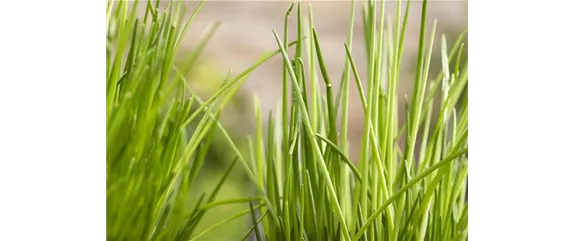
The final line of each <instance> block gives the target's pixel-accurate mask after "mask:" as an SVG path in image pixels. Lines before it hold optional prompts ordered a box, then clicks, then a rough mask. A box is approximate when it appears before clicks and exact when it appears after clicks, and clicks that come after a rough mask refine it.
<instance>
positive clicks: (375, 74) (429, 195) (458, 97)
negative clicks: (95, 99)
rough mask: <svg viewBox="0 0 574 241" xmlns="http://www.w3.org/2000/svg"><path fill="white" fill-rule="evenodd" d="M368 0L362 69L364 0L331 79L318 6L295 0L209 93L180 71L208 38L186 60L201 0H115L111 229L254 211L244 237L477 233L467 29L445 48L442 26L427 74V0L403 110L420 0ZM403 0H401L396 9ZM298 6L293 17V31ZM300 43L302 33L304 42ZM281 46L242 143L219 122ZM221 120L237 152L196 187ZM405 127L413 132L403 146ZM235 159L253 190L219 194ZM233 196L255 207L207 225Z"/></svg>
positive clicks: (121, 231) (131, 234)
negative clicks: (356, 99) (405, 65)
mask: <svg viewBox="0 0 574 241" xmlns="http://www.w3.org/2000/svg"><path fill="white" fill-rule="evenodd" d="M363 3H364V5H363V6H362V7H363V12H362V19H361V20H362V23H363V25H364V45H365V47H366V50H367V53H368V55H367V65H366V66H365V68H366V70H367V71H366V72H367V76H366V77H364V78H366V81H362V80H361V77H360V76H359V74H358V67H359V66H357V65H356V64H355V61H354V58H353V51H352V49H351V46H352V42H353V39H352V36H353V32H354V30H353V25H354V21H355V15H354V13H355V8H356V7H357V6H356V5H357V3H356V2H355V1H352V2H351V7H350V10H351V20H350V23H349V35H348V37H347V40H346V42H345V43H341V47H342V48H344V49H345V52H346V59H345V69H344V71H343V74H342V75H340V76H342V78H341V80H340V82H339V83H340V86H339V88H338V90H337V91H335V88H334V83H335V81H333V78H332V76H335V75H333V73H332V72H330V71H329V70H328V69H327V68H326V65H325V63H324V59H323V54H322V49H321V44H320V40H321V39H320V36H319V33H318V31H317V30H316V29H315V27H314V25H313V16H312V9H311V6H310V5H309V9H308V10H309V11H308V16H303V14H302V8H303V7H302V5H301V3H300V2H298V3H296V6H295V3H294V4H292V5H291V6H290V8H289V10H288V11H287V13H286V15H285V29H284V30H283V38H281V37H280V36H279V34H278V33H277V32H275V31H273V35H274V37H275V40H276V42H277V45H278V50H277V51H274V52H270V53H266V54H264V55H263V56H262V57H261V59H260V60H259V61H257V62H255V63H254V64H253V65H252V66H250V67H249V68H247V69H245V70H244V71H242V72H240V73H238V74H233V73H232V72H231V71H230V72H229V73H228V75H227V76H226V78H225V80H224V81H223V84H222V85H221V86H220V88H219V90H218V91H216V93H215V94H213V95H212V96H211V97H210V98H208V99H206V100H202V99H201V98H200V97H199V95H198V94H197V93H196V92H195V91H194V90H193V89H192V88H191V87H190V86H189V85H188V84H187V81H186V79H185V76H187V74H188V72H189V71H193V63H195V62H196V61H195V58H197V56H198V53H199V52H201V49H202V48H203V46H204V44H200V45H198V46H197V48H196V49H195V50H194V51H192V54H191V55H190V56H188V58H189V59H188V60H187V61H184V62H185V63H186V64H185V65H184V66H177V65H175V64H174V62H175V61H174V59H175V56H176V54H177V53H178V52H179V46H180V44H181V42H182V41H183V39H184V36H185V34H186V33H187V31H188V29H189V28H190V26H191V23H192V22H193V19H194V17H195V16H196V15H197V13H198V12H199V10H200V8H201V6H202V5H203V4H204V1H202V2H200V3H199V4H198V7H197V8H196V9H195V11H194V12H193V13H192V14H191V16H190V17H189V18H185V16H186V15H185V5H184V4H183V3H182V1H170V2H169V3H168V4H167V6H166V7H165V9H164V10H163V11H160V10H159V6H160V5H159V1H156V2H153V3H152V2H151V1H148V2H147V3H145V6H146V7H145V14H144V16H143V18H140V16H138V14H137V11H136V9H137V5H138V4H140V3H139V2H138V1H135V2H127V1H119V2H111V1H110V2H108V5H107V13H106V21H107V27H108V32H107V49H106V52H107V56H106V87H107V92H106V106H107V111H106V123H107V133H106V134H107V156H106V165H107V169H106V181H107V194H106V201H107V210H106V211H107V237H108V239H109V240H198V239H200V238H201V237H202V236H204V235H205V234H206V233H209V232H211V231H213V230H215V229H216V228H218V227H222V226H225V225H227V224H228V223H229V222H230V221H231V220H235V219H237V218H241V217H243V218H249V219H250V220H251V222H252V225H251V227H250V228H249V229H248V230H246V232H245V235H244V236H243V237H238V240H240V239H243V240H245V239H248V238H249V237H253V238H254V239H256V240H345V241H351V240H352V241H357V240H420V241H422V240H466V239H467V225H468V224H467V216H468V203H467V201H466V182H467V168H468V165H467V150H468V147H467V146H468V143H467V142H468V141H467V138H468V101H467V98H464V93H463V92H464V91H465V90H466V87H467V81H468V69H467V66H466V65H464V66H461V61H460V56H461V49H462V46H463V44H462V36H463V35H461V37H459V39H458V40H457V41H456V42H455V43H454V44H453V45H452V46H450V47H449V46H448V44H447V42H446V38H445V36H441V38H440V39H441V42H440V49H441V51H440V55H441V56H440V57H441V59H442V62H441V65H442V70H441V71H440V73H439V74H438V75H437V76H435V77H434V78H432V77H429V69H430V64H431V58H432V51H431V50H432V49H433V45H434V39H435V32H436V24H437V22H436V20H435V21H434V22H433V24H432V25H431V34H430V36H426V32H427V31H426V30H427V25H428V24H427V22H426V10H427V5H428V3H427V1H423V5H422V13H421V14H422V15H421V25H420V26H421V27H420V38H419V45H418V55H417V65H416V66H417V68H416V76H415V78H414V79H412V80H410V81H414V88H413V92H412V94H411V95H410V96H408V97H406V99H407V101H406V106H405V107H404V108H406V109H407V111H406V116H405V118H404V119H405V121H404V123H403V124H401V123H399V116H398V113H399V112H398V111H397V110H398V108H399V106H398V105H399V101H398V98H403V97H401V96H397V87H398V85H399V80H402V79H401V76H400V71H399V70H400V66H401V62H402V56H403V46H404V41H405V33H406V27H407V25H408V23H407V20H408V14H409V7H410V0H409V1H407V2H406V5H407V6H406V12H405V13H404V15H400V14H397V15H396V19H394V20H391V19H387V18H386V17H387V16H385V15H384V13H385V11H386V9H385V2H384V1H382V2H377V1H373V0H369V1H366V2H363ZM401 5H402V3H401V1H398V2H397V6H396V7H397V9H396V10H397V13H400V12H401V9H402V8H401V7H402V6H401ZM293 14H295V15H296V17H295V21H297V32H296V34H294V36H295V41H293V42H291V43H288V41H289V39H290V38H289V33H288V31H287V26H288V21H291V20H290V19H292V18H290V16H291V15H293ZM463 34H464V33H463ZM209 36H211V34H207V35H206V36H205V38H204V39H203V40H202V41H200V43H207V42H208V41H209ZM289 46H294V48H295V51H294V52H295V53H294V55H293V56H290V55H289V54H288V52H287V48H288V47H289ZM278 54H280V56H281V57H282V58H283V75H282V81H283V83H282V88H283V92H282V103H281V106H280V108H279V109H280V110H279V111H277V112H276V113H273V112H270V113H261V109H260V106H259V102H255V110H256V111H255V113H256V115H255V116H256V118H257V129H258V130H257V133H256V135H255V136H254V137H248V140H249V141H248V146H249V148H247V149H248V150H247V152H244V151H242V150H241V148H239V147H238V146H239V145H236V143H235V142H234V140H233V139H232V138H231V137H230V135H229V134H228V133H227V131H226V130H225V128H223V126H222V124H221V123H220V122H219V116H220V113H221V111H222V110H223V108H224V107H225V105H226V104H227V103H228V102H229V101H230V99H232V97H233V96H234V94H235V93H236V92H237V90H238V88H239V87H240V86H241V85H242V83H244V81H246V79H247V77H248V75H249V73H251V72H252V71H254V70H255V69H257V68H258V67H259V66H260V65H261V64H262V63H264V62H265V61H267V60H269V59H270V58H272V57H273V56H276V55H278ZM453 66H454V67H453ZM338 76H339V75H338ZM351 82H354V83H355V85H354V86H355V88H351ZM363 83H366V86H363ZM350 91H357V92H358V93H359V96H360V101H361V105H362V109H363V114H364V117H365V118H364V123H363V135H362V140H361V149H360V156H359V159H358V160H351V159H350V157H349V143H348V126H349V122H348V113H349V112H348V108H349V107H348V105H349V93H350ZM436 93H440V95H436ZM435 96H439V98H440V100H438V101H437V102H438V103H439V104H438V105H435V104H433V103H435V100H434V98H436V97H435ZM289 97H291V98H289ZM433 113H437V115H438V118H437V119H436V121H434V120H433V119H432V118H431V116H432V115H433ZM265 118H266V119H265ZM264 120H266V122H267V123H268V124H267V129H266V130H264V127H263V126H264V125H263V122H264ZM192 123H195V124H194V125H193V126H192V127H191V128H190V126H191V124H192ZM338 125H340V128H337V126H338ZM216 130H219V131H220V132H221V133H222V135H223V138H224V140H225V141H226V142H227V146H228V148H229V150H230V153H232V154H233V155H234V156H235V159H234V161H233V162H231V164H230V165H229V166H228V167H227V168H226V171H225V172H224V174H223V175H222V176H221V177H220V178H219V181H218V182H217V185H215V186H214V187H213V188H212V189H211V190H208V191H205V192H201V191H199V190H191V187H192V184H193V183H194V181H195V180H196V179H197V177H198V175H199V172H200V170H201V168H202V166H203V164H204V162H205V159H206V154H207V151H208V150H209V148H210V146H211V145H212V140H213V136H214V133H215V131H216ZM403 136H404V137H405V138H402V139H404V140H405V143H403V144H404V145H399V144H400V143H398V141H399V140H400V139H401V137H403ZM401 146H403V147H404V148H403V147H401ZM236 165H240V166H241V168H242V170H243V171H244V173H245V175H246V176H247V177H248V179H249V180H250V182H251V183H252V184H253V188H254V189H255V192H254V193H252V194H246V195H245V197H244V198H238V199H230V200H216V197H217V195H218V192H219V190H220V189H221V186H222V185H223V183H224V182H225V181H226V179H227V177H228V176H229V174H230V173H231V171H232V170H233V169H234V168H235V166H236ZM190 197H194V198H193V199H192V198H190ZM190 200H197V201H193V202H192V201H190ZM237 203H243V204H245V210H244V211H242V212H239V213H237V214H232V215H229V216H228V217H222V219H221V221H220V222H218V223H216V224H214V225H213V226H210V227H207V228H205V229H201V230H200V229H198V228H197V227H198V224H199V223H200V221H201V220H202V218H203V217H204V216H205V214H206V213H207V212H208V211H209V210H210V209H212V208H214V207H217V206H221V205H227V204H237Z"/></svg>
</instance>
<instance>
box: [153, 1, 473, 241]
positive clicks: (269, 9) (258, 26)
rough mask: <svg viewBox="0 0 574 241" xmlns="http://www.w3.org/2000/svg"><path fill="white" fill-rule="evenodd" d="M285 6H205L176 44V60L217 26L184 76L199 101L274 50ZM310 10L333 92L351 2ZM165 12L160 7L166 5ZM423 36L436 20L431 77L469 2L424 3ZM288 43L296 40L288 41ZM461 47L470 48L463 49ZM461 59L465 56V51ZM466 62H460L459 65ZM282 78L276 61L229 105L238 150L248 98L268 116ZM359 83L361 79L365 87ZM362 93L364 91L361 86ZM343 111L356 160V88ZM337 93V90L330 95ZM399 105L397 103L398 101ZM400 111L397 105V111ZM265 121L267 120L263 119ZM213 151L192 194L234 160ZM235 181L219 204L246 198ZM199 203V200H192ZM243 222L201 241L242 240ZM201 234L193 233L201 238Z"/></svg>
mask: <svg viewBox="0 0 574 241" xmlns="http://www.w3.org/2000/svg"><path fill="white" fill-rule="evenodd" d="M290 3H291V1H279V0H277V1H237V0H235V1H234V0H231V1H217V0H211V1H209V0H208V2H207V3H205V5H204V6H203V8H202V10H201V11H200V12H199V15H198V16H197V18H196V20H195V22H194V23H193V24H192V26H191V29H190V31H189V33H188V36H187V39H186V40H185V42H184V43H183V44H182V53H186V52H188V51H191V50H192V49H193V46H195V45H196V44H197V41H198V40H199V38H200V37H201V36H202V34H203V32H204V31H205V30H206V29H207V28H208V27H209V26H210V25H211V24H214V23H215V22H219V23H220V26H219V28H218V29H217V32H216V33H215V35H214V36H213V37H212V39H211V41H210V42H209V43H208V44H207V46H206V49H205V50H204V52H203V54H202V56H201V58H200V63H199V65H198V66H197V68H196V69H194V71H193V75H192V76H189V79H190V80H191V81H192V84H193V86H194V87H195V88H196V89H197V90H200V91H202V94H203V95H204V96H208V95H209V94H211V93H213V91H214V90H216V88H217V87H218V86H219V84H220V81H221V80H222V79H223V77H224V76H225V74H226V73H227V71H229V70H231V69H233V70H234V73H239V72H240V71H241V70H243V69H244V68H246V67H248V66H249V65H251V64H252V63H254V62H255V61H256V60H257V59H258V58H259V57H260V56H261V55H262V54H263V53H265V52H267V51H273V50H275V49H277V45H276V42H275V39H274V37H273V33H272V30H276V31H277V32H278V33H279V34H281V35H282V32H283V24H284V15H285V12H286V10H287V9H288V7H289V5H290ZM309 3H311V5H312V8H313V17H314V23H315V27H316V29H317V33H318V36H319V41H320V43H321V48H322V50H323V54H324V58H325V61H326V65H327V69H328V71H329V72H330V73H331V75H332V76H333V77H332V79H333V80H332V81H334V82H335V83H334V86H338V84H337V82H338V81H340V80H338V79H339V78H338V77H339V76H340V74H341V73H342V71H343V68H344V64H345V49H344V46H343V44H344V42H345V40H346V36H347V33H348V22H349V18H350V9H351V8H350V6H351V3H350V2H349V1H303V4H302V5H303V9H304V10H303V16H307V5H308V4H309ZM164 4H165V3H164ZM185 4H186V5H187V6H188V7H189V8H188V15H190V14H191V12H192V11H193V9H195V7H196V6H197V4H198V2H197V1H187V2H185ZM405 7H406V1H404V2H403V3H402V8H403V9H402V11H404V10H405ZM421 7H422V1H413V2H412V3H411V9H410V14H409V20H408V21H409V23H408V27H407V32H406V42H405V48H404V57H403V63H402V73H401V80H400V82H399V92H400V93H399V94H400V95H399V96H400V97H402V96H404V95H410V92H411V87H412V84H411V83H412V81H413V79H414V73H413V70H414V68H415V67H416V66H415V65H416V51H417V44H418V37H419V27H420V25H419V24H420V14H421V9H422V8H421ZM361 11H362V2H359V1H358V2H357V9H356V21H355V26H354V28H355V30H354V40H353V42H354V43H353V56H354V60H355V61H356V63H357V67H358V68H359V71H360V72H361V74H362V75H364V74H365V70H366V68H365V66H364V65H365V63H366V53H365V49H364V44H363V27H362V23H361V21H360V20H361ZM386 12H387V15H388V16H391V17H392V20H393V21H394V16H395V13H396V2H393V1H387V5H386ZM295 13H296V11H294V12H293V13H292V15H291V22H290V36H292V37H294V36H295V33H296V32H295V31H296V14H295ZM427 14H428V15H427V16H428V17H427V24H428V25H427V26H428V27H427V28H428V29H429V33H430V26H431V25H432V21H433V20H434V19H437V20H438V25H437V32H436V33H437V36H436V38H435V44H434V46H435V48H434V51H435V52H434V56H435V58H433V63H431V66H434V67H433V70H434V72H435V73H436V71H438V69H440V58H439V54H438V53H439V52H438V51H439V50H440V35H441V34H446V37H447V41H448V43H450V44H452V43H454V41H455V40H456V39H457V37H458V35H459V34H460V33H461V32H462V31H463V30H464V29H465V28H466V27H467V1H429V4H428V12H427ZM291 39H293V40H294V38H291ZM465 46H468V43H467V41H465ZM465 52H466V50H465ZM464 58H465V59H466V54H465V57H464ZM281 76H282V59H281V56H280V55H277V56H276V57H274V58H273V59H271V60H270V61H268V62H267V63H265V64H264V65H262V66H261V67H260V68H258V69H257V70H256V71H255V72H253V74H251V75H250V78H249V79H248V80H247V82H246V83H245V85H244V86H243V88H242V90H241V92H240V93H239V95H238V96H237V98H236V100H235V101H234V102H233V104H232V105H231V106H229V107H227V108H226V112H225V113H224V115H223V119H222V121H223V122H224V124H225V126H226V127H228V128H229V130H230V132H232V133H233V134H234V136H235V137H236V138H237V140H238V142H241V141H242V140H244V138H242V137H243V136H244V135H245V134H249V133H251V132H252V131H253V126H254V120H253V117H252V116H253V110H252V108H251V107H252V97H253V95H257V96H258V98H259V99H260V100H261V104H262V111H263V113H267V112H268V111H269V110H273V109H275V108H276V107H277V105H278V103H279V101H280V100H281V83H282V82H281V81H282V79H281ZM431 76H434V75H433V73H431ZM364 79H365V78H363V80H364ZM363 85H364V86H366V83H363ZM350 90H351V91H350V92H351V96H350V108H349V111H350V113H349V118H350V120H349V123H350V126H349V131H350V133H349V138H350V140H349V141H350V148H351V150H350V151H351V156H354V155H356V154H357V150H358V148H359V144H360V136H361V132H362V123H363V122H362V119H363V115H362V113H361V112H362V110H361V106H360V101H359V99H358V93H357V91H356V89H355V84H354V82H353V81H351V88H350ZM335 91H336V90H335ZM400 100H403V98H400ZM399 107H400V108H402V107H403V105H402V104H399ZM265 116H266V115H265ZM220 143H222V144H221V145H220V146H221V147H220V148H218V147H217V146H216V147H215V148H214V149H213V150H212V153H211V155H210V157H211V160H209V161H210V163H208V164H209V165H208V166H207V168H206V170H205V171H204V172H202V174H204V175H202V177H201V182H199V183H200V185H199V186H198V187H197V188H198V190H201V189H202V188H212V187H213V186H214V185H215V183H216V182H217V180H218V178H219V176H220V175H221V169H224V168H225V166H226V165H225V163H227V162H228V161H229V159H230V158H232V156H231V154H230V153H228V151H227V149H226V145H225V144H223V142H220ZM234 178H235V180H231V182H228V184H227V185H226V186H225V187H224V189H223V190H222V192H221V194H220V199H227V198H234V197H244V196H246V195H248V194H249V192H250V189H249V188H248V184H247V182H246V180H245V179H244V178H242V177H241V175H240V174H237V175H236V176H235V177H234ZM197 196H199V195H197ZM246 207H247V206H245V205H230V206H225V207H220V208H216V209H213V210H212V211H210V212H209V213H208V216H207V217H206V220H205V222H204V225H202V227H207V226H209V225H211V224H213V223H215V222H217V221H220V220H223V219H225V218H227V217H229V215H232V214H234V213H237V212H239V211H241V210H243V209H244V208H246ZM246 221H247V219H239V220H237V221H235V222H233V223H231V224H230V225H226V226H225V227H223V228H219V229H217V230H215V231H214V232H212V233H210V234H209V235H206V236H204V238H203V239H202V240H237V239H239V238H241V237H242V235H243V233H244V230H245V228H246V227H247V222H246ZM202 227H199V228H198V229H199V230H201V229H202Z"/></svg>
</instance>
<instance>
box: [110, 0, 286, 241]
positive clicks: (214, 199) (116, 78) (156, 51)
mask: <svg viewBox="0 0 574 241" xmlns="http://www.w3.org/2000/svg"><path fill="white" fill-rule="evenodd" d="M139 4H140V3H139V1H114V2H112V1H108V3H107V11H106V22H107V36H106V107H107V108H106V125H107V126H106V135H107V140H106V148H107V151H106V167H107V168H106V186H107V193H106V212H107V213H106V214H107V238H108V239H109V240H188V239H189V237H190V236H191V234H193V233H197V232H201V231H202V230H197V229H198V227H199V226H201V225H200V224H201V222H202V220H204V218H205V216H206V213H207V211H208V210H211V209H213V208H217V207H219V206H221V205H222V203H219V200H220V199H219V198H218V194H219V192H220V190H221V189H222V188H223V187H224V186H225V185H224V183H225V180H226V179H227V178H228V177H229V176H230V175H232V170H233V169H232V168H233V167H234V165H235V164H236V163H237V161H233V162H230V163H229V164H228V166H227V167H225V169H226V171H224V172H221V173H220V175H219V176H218V177H216V179H213V178H214V177H213V176H210V182H211V180H217V179H219V180H218V181H216V182H213V183H209V182H208V183H209V185H213V186H211V187H205V185H202V184H201V183H205V182H198V180H202V179H201V175H200V173H205V170H203V172H202V171H201V170H202V166H204V163H205V162H206V159H207V154H208V152H209V150H210V148H211V146H212V145H213V143H212V141H213V139H214V136H215V133H216V132H217V131H220V132H221V133H222V135H223V136H224V140H226V141H227V142H231V137H230V136H229V134H228V133H227V132H226V131H225V130H224V129H223V128H222V126H221V124H220V123H219V122H218V118H219V116H220V114H221V111H222V110H223V107H224V106H225V105H226V104H227V103H228V102H229V101H230V100H231V99H232V98H233V96H234V94H235V93H236V92H237V89H238V87H239V86H240V84H241V83H242V82H243V81H244V80H245V78H244V77H245V76H246V75H247V74H248V73H250V72H251V71H252V70H253V69H255V68H256V67H257V66H259V65H260V64H261V63H262V62H264V61H265V60H266V59H269V58H270V57H272V56H274V55H276V54H277V53H278V51H276V52H274V53H270V54H267V55H265V56H264V57H263V58H262V60H261V61H260V62H258V63H255V64H254V65H253V66H251V67H250V68H248V69H246V70H245V71H243V72H241V73H239V74H238V75H236V76H231V75H228V76H227V78H226V80H225V81H224V82H223V83H222V86H220V88H218V92H217V93H215V94H214V95H212V97H211V98H209V99H208V100H206V101H203V100H202V98H201V97H200V96H199V95H198V94H197V92H196V91H194V90H193V88H191V87H190V86H188V82H187V81H186V78H185V77H186V76H187V75H188V74H189V71H190V70H191V69H192V67H193V66H194V62H193V61H192V62H187V64H188V65H184V66H177V65H176V64H175V62H176V61H175V59H176V58H175V56H176V54H177V53H179V52H180V51H179V46H180V44H181V43H182V41H183V39H184V36H185V34H186V32H187V31H188V29H189V28H190V25H191V23H192V22H193V19H194V18H195V16H196V15H197V13H198V12H199V10H200V9H201V7H202V6H203V4H204V1H202V2H200V3H199V5H198V7H197V8H196V9H195V11H194V12H193V14H191V16H190V17H189V18H188V19H184V17H185V13H186V11H185V5H184V4H183V2H182V1H178V2H175V1H171V2H169V3H168V6H166V7H165V9H164V10H163V11H160V10H159V4H160V2H159V1H156V2H155V3H152V2H151V1H148V2H147V3H146V4H145V14H144V16H143V18H142V17H140V16H138V14H137V9H138V5H139ZM202 47H203V46H202V45H198V46H197V49H196V50H195V51H194V53H199V52H200V51H201V48H202ZM189 58H190V59H191V58H195V57H194V56H193V54H190V56H189ZM230 74H231V73H230ZM193 107H195V108H193ZM236 149H237V148H236ZM209 174H210V175H213V174H214V173H213V172H211V173H209ZM203 180H205V179H203ZM192 187H193V189H192ZM202 189H203V190H202ZM223 204H226V202H223ZM229 234H230V235H233V232H229Z"/></svg>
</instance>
